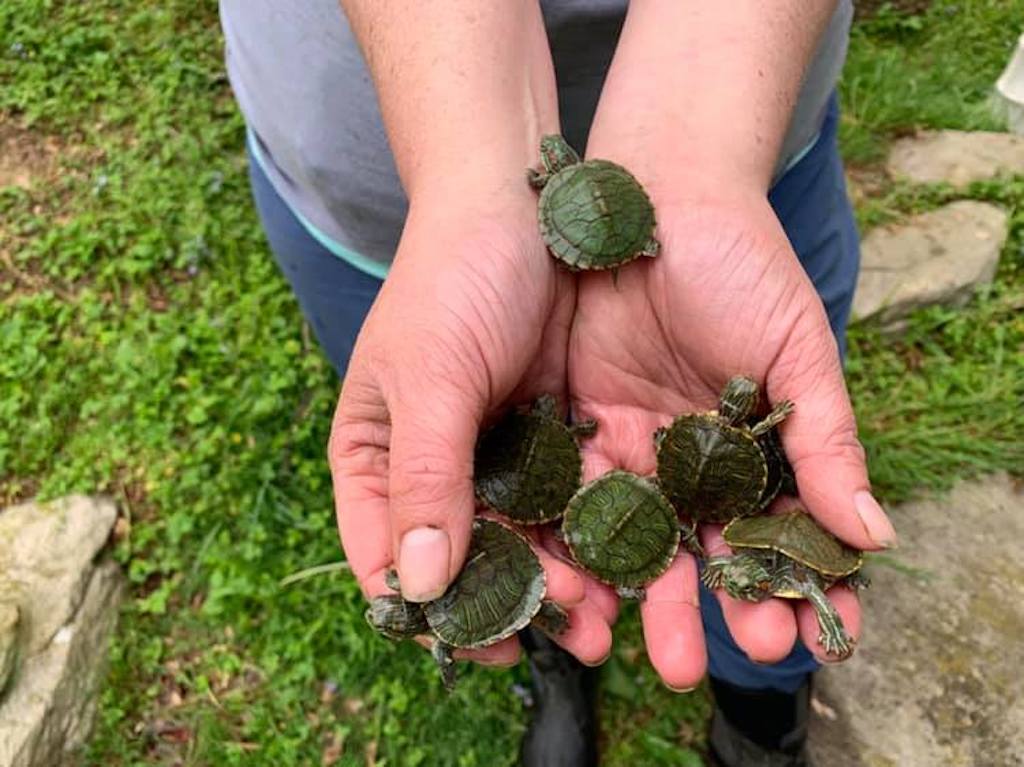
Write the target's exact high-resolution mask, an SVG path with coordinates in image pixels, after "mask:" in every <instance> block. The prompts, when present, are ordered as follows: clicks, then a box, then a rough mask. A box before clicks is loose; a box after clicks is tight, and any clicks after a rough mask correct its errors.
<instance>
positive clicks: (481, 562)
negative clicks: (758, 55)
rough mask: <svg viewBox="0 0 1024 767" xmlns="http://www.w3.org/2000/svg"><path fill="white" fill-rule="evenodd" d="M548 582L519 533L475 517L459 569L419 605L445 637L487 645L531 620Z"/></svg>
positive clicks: (457, 642)
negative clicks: (434, 596)
mask: <svg viewBox="0 0 1024 767" xmlns="http://www.w3.org/2000/svg"><path fill="white" fill-rule="evenodd" d="M546 586H547V582H546V579H545V576H544V569H543V568H542V567H541V564H540V560H539V559H538V558H537V555H536V554H535V553H534V552H533V549H531V548H530V544H529V543H527V541H526V539H525V538H524V537H523V536H521V535H519V533H516V532H514V531H512V530H510V529H509V528H507V527H505V526H504V525H502V524H499V523H498V522H494V521H492V520H489V519H476V520H474V522H473V534H472V537H471V539H470V542H469V552H468V553H467V554H466V563H465V564H464V565H463V567H462V571H461V572H460V573H459V575H458V577H457V578H456V579H455V580H454V581H452V583H451V585H450V586H449V587H448V590H447V591H446V592H445V593H444V594H443V595H441V597H439V598H438V599H435V600H434V601H433V602H427V603H426V604H424V605H423V612H424V614H425V615H426V617H427V623H428V624H429V625H430V628H431V630H432V631H433V632H434V634H436V635H437V637H438V638H439V639H441V640H442V641H443V642H446V643H447V644H450V645H452V646H453V647H469V648H473V647H487V646H489V645H492V644H494V643H495V642H499V641H501V640H502V639H504V638H505V637H509V636H512V634H514V633H515V632H516V631H518V630H519V629H521V628H523V627H524V626H526V625H527V624H528V623H529V622H530V620H531V619H532V618H533V616H534V615H536V614H537V611H538V610H539V609H540V604H541V600H542V599H543V598H544V593H545V590H546Z"/></svg>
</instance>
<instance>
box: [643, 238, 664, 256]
mask: <svg viewBox="0 0 1024 767" xmlns="http://www.w3.org/2000/svg"><path fill="white" fill-rule="evenodd" d="M660 252H661V243H660V242H658V241H657V240H656V239H654V238H653V237H652V238H651V239H649V240H648V241H647V242H646V243H645V244H644V249H643V250H641V251H640V255H641V256H646V257H647V258H655V257H656V256H657V255H658V253H660Z"/></svg>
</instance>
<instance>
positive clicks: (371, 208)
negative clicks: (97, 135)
mask: <svg viewBox="0 0 1024 767" xmlns="http://www.w3.org/2000/svg"><path fill="white" fill-rule="evenodd" d="M626 5H627V0H542V2H541V8H542V10H543V13H544V21H545V24H546V26H547V30H548V38H549V40H550V43H551V51H552V56H553V58H554V64H555V74H556V78H557V81H558V97H559V109H560V113H561V119H562V132H563V133H564V134H565V136H566V138H567V139H568V140H569V142H570V143H571V144H573V145H574V146H576V147H578V148H580V149H582V148H583V147H585V145H586V136H587V131H588V129H589V126H590V122H591V120H592V118H593V115H594V110H595V109H596V107H597V100H598V96H599V95H600V92H601V87H602V85H603V83H604V77H605V74H606V72H607V70H608V66H609V64H610V62H611V58H612V54H613V53H614V50H615V45H616V42H617V40H618V36H619V31H620V30H621V28H622V23H623V20H624V18H625V13H626ZM852 13H853V8H852V3H851V0H840V2H839V5H838V7H837V9H836V11H835V13H834V14H833V16H832V20H831V21H830V23H829V25H828V29H827V30H826V31H825V33H824V34H823V35H822V38H821V40H820V42H819V44H818V50H817V52H816V54H815V56H814V59H813V61H812V63H811V65H810V66H809V68H808V71H807V74H806V76H805V79H804V85H803V89H802V91H801V93H800V98H799V100H798V103H797V105H796V109H795V111H794V114H793V118H792V121H791V123H790V127H789V132H788V133H787V135H786V138H785V140H784V142H783V147H782V152H781V154H780V157H779V161H778V163H777V166H776V169H777V172H781V170H782V169H784V168H785V167H786V166H787V164H788V163H789V162H791V161H792V160H793V159H794V158H795V157H797V156H798V155H799V153H800V152H801V151H802V150H803V149H804V148H805V147H807V146H808V145H810V144H811V143H812V142H813V141H814V138H815V137H816V135H817V132H818V129H819V128H820V126H821V121H822V119H823V116H824V113H825V108H826V106H827V103H828V98H829V95H830V94H831V92H832V90H833V88H834V87H835V83H836V80H837V78H838V76H839V71H840V69H841V68H842V65H843V61H844V59H845V56H846V46H847V40H848V33H849V26H850V19H851V16H852ZM220 16H221V24H222V25H223V27H224V36H225V40H226V49H227V53H226V59H227V69H228V76H229V78H230V80H231V85H232V88H233V89H234V92H235V96H236V98H237V99H238V103H239V105H240V107H241V110H242V113H243V115H244V116H245V120H246V122H247V124H248V125H249V128H250V146H251V147H252V148H253V150H254V154H255V155H256V157H257V159H258V161H259V162H260V164H261V165H262V167H263V169H264V170H265V171H266V173H267V174H268V176H269V177H270V180H271V183H273V185H274V188H275V189H276V190H277V192H278V193H279V194H280V195H281V196H282V197H283V198H284V200H285V202H287V203H288V205H289V207H291V209H292V210H293V211H294V212H295V213H296V214H297V215H298V216H299V218H300V219H301V220H302V221H303V223H304V224H305V225H306V227H307V228H308V229H309V230H310V231H311V232H312V233H313V234H314V236H316V237H317V238H318V239H320V240H321V242H323V243H324V244H325V245H327V246H328V247H329V248H330V249H331V250H332V251H334V252H335V253H336V254H337V255H339V256H341V257H342V258H345V259H346V260H348V261H349V262H350V263H353V264H354V265H355V266H357V267H359V268H361V269H363V270H364V271H367V272H369V273H371V274H375V275H377V276H383V274H384V273H386V271H387V266H388V264H390V262H391V259H392V257H393V255H394V252H395V248H396V246H397V244H398V238H399V235H400V233H401V230H402V224H403V222H404V220H405V215H406V210H407V201H406V198H405V195H404V193H403V191H402V187H401V184H400V183H399V179H398V174H397V172H396V170H395V165H394V160H393V159H392V156H391V150H390V149H389V147H388V143H387V138H386V136H385V133H384V126H383V123H382V121H381V116H380V111H379V109H378V105H377V98H376V95H375V93H374V90H373V85H372V83H371V80H370V75H369V72H368V71H367V69H366V65H365V62H364V61H363V58H362V54H361V52H360V50H359V47H358V45H357V43H356V41H355V38H354V37H353V36H352V31H351V29H350V28H349V25H348V22H347V20H346V19H345V16H344V14H343V13H342V11H341V7H340V5H339V2H338V0H303V2H299V3H283V2H281V0H220Z"/></svg>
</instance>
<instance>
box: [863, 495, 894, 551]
mask: <svg viewBox="0 0 1024 767" xmlns="http://www.w3.org/2000/svg"><path fill="white" fill-rule="evenodd" d="M853 507H854V509H856V511H857V516H858V517H860V522H861V524H862V525H864V530H865V532H867V534H868V538H870V539H871V540H872V541H874V542H875V543H876V544H878V545H879V546H881V547H882V548H883V549H894V548H896V546H897V545H898V541H897V539H896V530H895V529H893V526H892V522H890V521H889V518H888V517H887V516H886V515H885V512H884V511H882V507H881V506H879V505H878V501H876V500H875V498H874V496H873V495H871V493H870V492H868V491H867V490H859V491H858V492H857V493H855V494H854V496H853Z"/></svg>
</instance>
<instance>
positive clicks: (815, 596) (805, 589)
mask: <svg viewBox="0 0 1024 767" xmlns="http://www.w3.org/2000/svg"><path fill="white" fill-rule="evenodd" d="M787 585H789V586H792V588H793V590H794V591H798V592H799V593H800V594H802V595H803V597H804V599H806V600H807V601H808V602H810V603H811V607H813V608H814V612H815V613H816V614H817V616H818V628H819V629H821V633H820V634H818V641H819V642H820V643H821V646H822V647H824V648H825V652H827V653H828V654H829V655H834V656H836V657H837V658H839V659H840V660H844V659H846V658H849V657H850V655H851V654H852V653H853V645H854V638H853V637H852V636H850V635H849V634H847V633H846V627H845V626H843V619H842V618H841V617H840V616H839V612H838V611H837V610H836V608H835V607H833V605H832V603H831V602H829V601H828V597H827V596H825V592H824V591H823V590H822V589H821V586H820V585H819V584H818V583H816V582H814V580H800V579H793V580H792V581H791V582H790V583H789V584H787Z"/></svg>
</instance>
